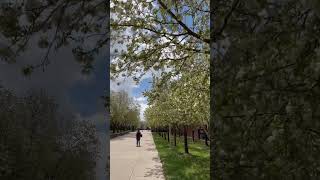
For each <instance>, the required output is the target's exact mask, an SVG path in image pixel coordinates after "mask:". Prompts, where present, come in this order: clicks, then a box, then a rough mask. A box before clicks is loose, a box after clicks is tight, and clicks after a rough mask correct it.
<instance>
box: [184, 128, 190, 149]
mask: <svg viewBox="0 0 320 180" xmlns="http://www.w3.org/2000/svg"><path fill="white" fill-rule="evenodd" d="M184 152H185V153H187V154H189V148H188V134H187V126H184Z"/></svg>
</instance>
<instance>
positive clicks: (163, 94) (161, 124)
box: [145, 58, 210, 153]
mask: <svg viewBox="0 0 320 180" xmlns="http://www.w3.org/2000/svg"><path fill="white" fill-rule="evenodd" d="M204 59H206V58H204ZM208 59H209V58H207V60H208ZM205 63H206V64H207V65H204V64H205ZM204 64H202V66H201V67H197V69H196V68H194V69H191V71H189V72H181V74H180V75H179V77H177V78H176V79H171V80H169V81H166V82H164V83H162V82H160V80H159V78H154V84H153V87H152V89H151V90H150V91H148V92H146V93H145V95H146V96H147V97H148V101H149V107H148V108H147V109H146V111H145V118H146V120H147V123H148V126H150V127H151V128H152V129H156V130H159V131H165V132H167V133H168V137H169V134H170V132H173V134H174V144H175V145H176V133H177V131H179V129H183V131H184V145H185V152H186V153H188V152H189V150H188V142H187V141H188V139H187V130H188V128H194V127H199V128H200V127H208V126H209V113H210V98H209V80H210V79H209V68H208V61H207V62H204ZM160 83H161V84H160ZM204 130H205V132H206V135H207V136H208V135H209V134H208V131H207V130H208V129H205V128H204ZM168 140H169V138H168Z"/></svg>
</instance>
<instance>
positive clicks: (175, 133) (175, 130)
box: [174, 128, 177, 146]
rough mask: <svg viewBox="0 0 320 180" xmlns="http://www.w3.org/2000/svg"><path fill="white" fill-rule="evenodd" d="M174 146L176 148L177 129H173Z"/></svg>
mask: <svg viewBox="0 0 320 180" xmlns="http://www.w3.org/2000/svg"><path fill="white" fill-rule="evenodd" d="M174 146H177V129H176V128H175V129H174Z"/></svg>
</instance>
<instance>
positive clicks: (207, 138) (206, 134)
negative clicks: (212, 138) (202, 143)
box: [206, 134, 209, 146]
mask: <svg viewBox="0 0 320 180" xmlns="http://www.w3.org/2000/svg"><path fill="white" fill-rule="evenodd" d="M206 145H207V146H209V144H208V136H207V134H206Z"/></svg>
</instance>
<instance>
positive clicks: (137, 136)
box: [136, 132, 142, 140]
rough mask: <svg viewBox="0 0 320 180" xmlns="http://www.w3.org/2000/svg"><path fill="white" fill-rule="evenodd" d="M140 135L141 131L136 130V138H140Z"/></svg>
mask: <svg viewBox="0 0 320 180" xmlns="http://www.w3.org/2000/svg"><path fill="white" fill-rule="evenodd" d="M141 137H142V134H141V132H137V134H136V138H137V140H140V138H141Z"/></svg>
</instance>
